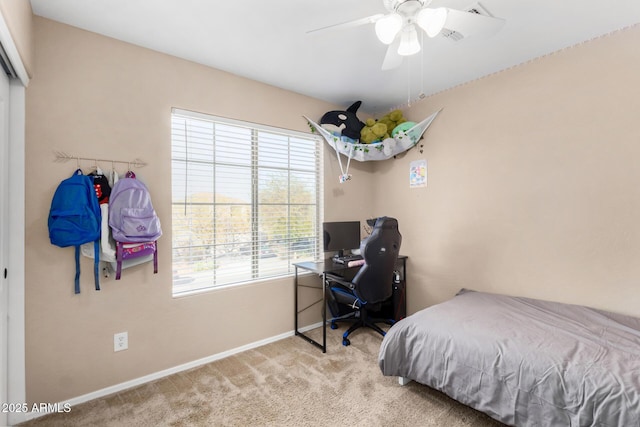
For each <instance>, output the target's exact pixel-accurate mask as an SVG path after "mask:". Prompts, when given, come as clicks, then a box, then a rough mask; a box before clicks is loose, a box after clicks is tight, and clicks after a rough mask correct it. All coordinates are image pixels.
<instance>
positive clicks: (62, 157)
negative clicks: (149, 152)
mask: <svg viewBox="0 0 640 427" xmlns="http://www.w3.org/2000/svg"><path fill="white" fill-rule="evenodd" d="M53 153H54V154H55V156H56V160H55V161H56V162H58V163H66V162H68V161H69V160H75V161H77V162H80V160H89V161H93V162H96V163H98V162H104V163H111V164H113V163H124V164H126V165H128V168H129V169H131V167H132V166H133V167H136V168H141V167H144V166H146V165H147V163H146V162H144V161H142V160H140V159H138V158H135V159H133V160H114V159H97V158H95V157H81V156H72V155H70V154H67V153H65V152H64V151H54V152H53Z"/></svg>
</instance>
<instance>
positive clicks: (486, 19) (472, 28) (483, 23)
mask: <svg viewBox="0 0 640 427" xmlns="http://www.w3.org/2000/svg"><path fill="white" fill-rule="evenodd" d="M504 23H505V20H504V19H502V18H495V17H493V16H485V15H480V14H479V13H473V12H465V11H463V10H457V9H447V21H446V22H445V24H444V27H445V28H447V29H449V30H453V31H456V32H458V33H461V34H462V35H463V36H465V37H469V36H483V37H487V36H490V35H493V34H495V33H497V32H498V31H500V29H501V28H502V26H503V25H504Z"/></svg>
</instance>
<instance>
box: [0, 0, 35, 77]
mask: <svg viewBox="0 0 640 427" xmlns="http://www.w3.org/2000/svg"><path fill="white" fill-rule="evenodd" d="M0 13H1V14H2V16H3V18H4V19H5V21H6V23H7V27H9V31H10V32H11V37H12V38H13V42H14V43H15V44H16V48H17V49H18V53H19V54H20V58H21V59H22V63H23V65H24V68H25V70H26V71H27V74H28V75H29V77H31V76H33V12H32V11H31V3H30V2H29V0H0Z"/></svg>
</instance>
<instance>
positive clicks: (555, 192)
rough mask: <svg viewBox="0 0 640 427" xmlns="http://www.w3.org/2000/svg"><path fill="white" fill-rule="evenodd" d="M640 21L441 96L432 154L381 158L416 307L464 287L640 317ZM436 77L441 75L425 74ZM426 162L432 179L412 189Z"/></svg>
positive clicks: (382, 206)
mask: <svg viewBox="0 0 640 427" xmlns="http://www.w3.org/2000/svg"><path fill="white" fill-rule="evenodd" d="M638 40H640V26H636V27H635V28H631V29H628V30H625V31H621V32H617V33H614V34H612V35H610V36H606V37H603V38H600V39H596V40H594V41H591V42H588V43H584V44H581V45H579V46H576V47H574V48H570V49H566V50H563V51H560V52H557V53H555V54H553V55H550V56H547V57H543V58H541V59H538V60H535V61H532V62H530V63H527V64H524V65H522V66H519V67H516V68H513V69H510V70H507V71H504V72H501V73H498V74H494V75H492V76H490V77H487V78H483V79H480V80H478V81H475V82H472V83H469V84H466V85H463V86H460V87H457V88H455V89H453V90H449V91H445V92H442V93H440V94H437V95H434V96H431V97H429V98H427V99H425V100H423V101H422V102H420V103H418V104H414V106H413V107H412V108H411V110H410V111H408V112H406V114H405V115H406V116H408V117H410V118H412V119H420V118H423V117H426V116H428V115H429V114H431V113H432V112H433V111H436V110H438V109H440V108H443V110H442V113H441V114H440V115H439V116H438V117H437V118H436V119H435V121H434V122H433V124H432V125H431V128H430V129H429V130H428V131H427V133H426V139H425V147H424V153H423V154H420V153H419V152H418V151H417V150H415V149H414V150H412V151H410V152H408V153H407V154H406V155H405V156H404V158H402V159H401V160H396V161H389V162H385V163H384V164H380V165H379V167H378V168H377V169H376V171H375V180H374V181H373V184H374V185H375V186H376V188H377V189H378V190H379V194H380V195H384V196H381V197H378V198H377V199H376V201H375V203H376V211H377V212H386V213H387V214H389V215H394V216H397V217H398V219H399V224H400V231H401V232H402V234H403V236H404V240H403V244H402V245H403V247H402V252H403V253H406V254H408V255H409V256H410V260H409V264H408V265H409V285H408V290H407V293H408V298H409V303H408V306H409V311H410V312H413V311H415V310H418V309H420V308H422V307H425V306H428V305H431V304H434V303H437V302H440V301H442V300H444V299H447V298H450V297H452V296H453V295H454V294H455V293H456V292H457V291H458V290H459V289H460V288H462V287H466V288H471V289H477V290H484V291H491V292H503V293H507V294H514V295H523V296H530V297H537V298H545V299H550V300H557V301H564V302H571V303H581V304H587V305H590V306H594V307H599V308H604V309H610V310H614V311H619V312H623V313H629V314H633V315H636V316H640V185H639V184H640V167H639V164H638V159H640V131H639V130H638V129H639V128H638V120H639V117H640V85H639V84H638V76H640V50H639V49H638ZM425 84H428V81H427V82H425ZM417 159H426V160H427V162H428V187H427V188H424V189H409V185H408V169H409V162H411V161H413V160H417Z"/></svg>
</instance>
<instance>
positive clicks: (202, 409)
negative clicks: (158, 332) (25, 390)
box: [21, 329, 502, 427]
mask: <svg viewBox="0 0 640 427" xmlns="http://www.w3.org/2000/svg"><path fill="white" fill-rule="evenodd" d="M341 334H342V329H339V330H334V331H332V330H330V329H327V339H328V346H329V347H328V350H327V353H326V354H323V353H322V352H321V351H320V350H319V349H317V348H316V347H314V346H312V345H311V344H309V343H307V342H306V341H304V340H303V339H302V338H300V337H289V338H286V339H284V340H281V341H278V342H275V343H272V344H268V345H265V346H262V347H260V348H256V349H253V350H249V351H246V352H243V353H240V354H237V355H234V356H230V357H228V358H226V359H222V360H219V361H216V362H213V363H210V364H207V365H204V366H201V367H198V368H194V369H192V370H189V371H185V372H181V373H178V374H175V375H171V376H169V377H165V378H162V379H159V380H157V381H153V382H151V383H147V384H144V385H142V386H139V387H136V388H133V389H129V390H126V391H122V392H120V393H116V394H113V395H110V396H107V397H104V398H101V399H96V400H93V401H90V402H87V403H84V404H82V405H77V406H74V407H73V408H72V410H71V412H69V413H66V414H65V413H61V414H52V415H47V416H44V417H41V418H37V419H34V420H32V421H30V422H27V423H23V424H21V426H64V427H68V426H118V427H120V426H153V427H156V426H295V427H300V426H337V425H349V426H394V427H395V426H412V427H415V426H425V427H426V426H438V427H441V426H446V427H459V426H460V427H461V426H502V424H500V423H498V422H497V421H494V420H492V419H491V418H489V417H488V416H486V415H484V414H482V413H480V412H477V411H475V410H473V409H471V408H468V407H466V406H463V405H461V404H459V403H458V402H456V401H454V400H452V399H449V398H448V397H447V396H445V395H443V394H441V393H439V392H436V391H435V390H432V389H430V388H428V387H426V386H423V385H420V384H417V383H414V382H412V383H410V384H408V385H406V386H400V385H399V384H398V381H397V378H393V377H384V376H383V375H382V374H381V373H380V369H379V368H378V365H377V356H378V349H379V346H380V341H381V337H380V336H379V335H376V334H375V333H374V332H372V331H370V330H367V329H361V330H359V331H357V332H355V333H354V334H353V335H352V339H351V345H350V346H348V347H343V346H342V345H341ZM309 335H311V336H312V337H314V338H315V339H318V340H319V338H320V336H321V329H316V330H314V331H311V332H310V333H309Z"/></svg>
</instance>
